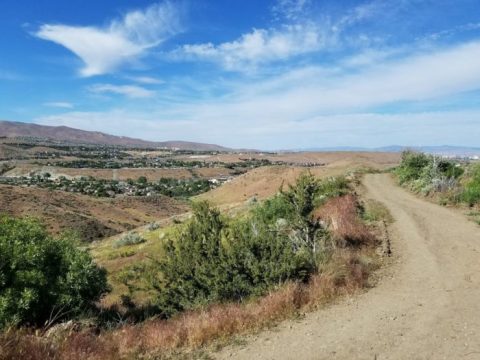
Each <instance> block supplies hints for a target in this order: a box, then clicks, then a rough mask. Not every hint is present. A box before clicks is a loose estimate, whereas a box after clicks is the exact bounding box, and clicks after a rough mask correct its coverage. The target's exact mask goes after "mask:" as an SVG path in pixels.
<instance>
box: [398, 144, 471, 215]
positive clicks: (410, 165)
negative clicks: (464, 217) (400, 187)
mask: <svg viewBox="0 0 480 360" xmlns="http://www.w3.org/2000/svg"><path fill="white" fill-rule="evenodd" d="M465 169H466V170H467V171H465ZM396 174H397V176H398V179H399V182H400V184H404V185H408V186H409V187H410V188H411V189H412V190H413V191H415V192H419V193H422V194H424V195H428V194H430V193H435V192H436V193H440V194H441V197H440V203H441V204H442V205H446V204H448V203H452V202H453V203H456V202H459V201H462V202H464V203H466V204H468V205H469V206H473V205H475V204H478V203H480V165H470V166H468V165H463V166H462V165H461V164H460V163H455V162H453V161H450V160H445V159H438V158H436V157H434V156H431V155H425V154H422V153H414V152H410V151H407V152H404V153H403V154H402V162H401V164H400V166H399V167H398V168H397V169H396Z"/></svg>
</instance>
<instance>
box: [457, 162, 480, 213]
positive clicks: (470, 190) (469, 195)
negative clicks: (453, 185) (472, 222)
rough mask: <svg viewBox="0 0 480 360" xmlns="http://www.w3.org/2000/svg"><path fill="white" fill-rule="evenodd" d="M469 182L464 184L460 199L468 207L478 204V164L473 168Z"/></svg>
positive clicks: (479, 182)
mask: <svg viewBox="0 0 480 360" xmlns="http://www.w3.org/2000/svg"><path fill="white" fill-rule="evenodd" d="M469 176H470V180H469V181H468V182H467V183H466V184H465V187H464V190H463V192H462V194H461V199H462V200H463V201H464V202H466V203H467V204H468V205H469V206H473V205H475V204H478V203H480V164H479V165H476V166H474V167H473V169H472V171H471V173H470V174H469Z"/></svg>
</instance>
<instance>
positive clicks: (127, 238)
mask: <svg viewBox="0 0 480 360" xmlns="http://www.w3.org/2000/svg"><path fill="white" fill-rule="evenodd" d="M146 241H147V240H145V239H144V238H143V237H141V236H140V235H139V234H138V233H136V232H135V231H131V232H129V233H128V234H126V235H124V236H122V237H121V238H120V239H118V240H117V241H115V242H114V243H113V247H114V248H120V247H122V246H127V245H138V244H141V243H144V242H146Z"/></svg>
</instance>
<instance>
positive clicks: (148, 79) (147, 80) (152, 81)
mask: <svg viewBox="0 0 480 360" xmlns="http://www.w3.org/2000/svg"><path fill="white" fill-rule="evenodd" d="M127 79H129V80H132V81H135V82H137V83H141V84H147V85H158V84H164V83H165V81H163V80H162V79H158V78H155V77H152V76H127Z"/></svg>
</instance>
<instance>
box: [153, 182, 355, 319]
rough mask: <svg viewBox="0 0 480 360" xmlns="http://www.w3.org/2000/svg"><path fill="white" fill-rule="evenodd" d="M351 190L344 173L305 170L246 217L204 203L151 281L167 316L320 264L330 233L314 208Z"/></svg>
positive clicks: (236, 296)
mask: <svg viewBox="0 0 480 360" xmlns="http://www.w3.org/2000/svg"><path fill="white" fill-rule="evenodd" d="M347 189H348V183H347V182H346V181H345V180H344V179H340V180H335V179H330V180H325V181H318V180H317V179H315V177H314V176H312V175H311V174H310V173H305V174H302V175H301V176H300V177H299V178H298V180H297V181H296V183H295V184H293V185H290V186H289V187H288V190H286V191H284V190H281V191H280V193H279V194H278V195H276V196H275V197H273V198H272V199H269V200H267V201H265V202H264V203H262V204H260V205H257V206H256V207H254V208H253V209H252V210H251V212H250V213H249V214H248V215H247V216H244V217H241V218H239V219H236V220H233V219H228V218H225V217H222V215H221V214H220V212H219V211H218V210H217V209H214V208H211V207H210V205H209V204H208V203H206V202H201V203H197V204H195V205H194V208H193V217H192V219H190V220H189V221H187V222H186V223H185V224H184V225H183V226H182V227H181V228H180V229H179V231H178V233H177V234H176V235H174V236H173V237H171V238H169V239H167V241H166V242H165V244H164V253H165V256H164V258H163V259H162V260H161V261H159V262H156V265H155V266H154V267H156V269H157V270H156V271H154V272H153V276H152V277H151V281H150V282H151V287H152V288H153V289H154V290H155V291H156V293H157V296H156V305H157V306H158V307H159V308H160V309H162V311H163V313H164V314H165V315H167V316H169V315H171V314H172V313H175V312H178V311H182V310H185V309H191V308H195V307H198V306H202V305H205V304H208V303H211V302H222V301H232V300H233V301H241V300H243V299H246V298H249V297H251V296H258V295H261V294H264V293H265V292H266V291H268V290H269V289H271V288H272V287H275V286H278V285H280V284H282V283H283V282H285V281H287V280H300V281H304V280H306V279H307V278H308V277H309V275H310V274H311V273H312V272H313V271H315V269H316V261H317V259H318V258H319V254H318V252H319V251H318V249H319V247H318V246H317V244H318V243H319V242H320V240H322V239H323V237H324V236H325V235H326V232H325V229H323V228H322V226H321V225H320V223H319V221H318V219H316V218H315V216H314V215H313V212H314V210H315V209H316V207H317V204H318V203H320V202H321V201H322V199H325V198H327V197H330V196H337V195H338V194H341V193H343V192H345V191H347Z"/></svg>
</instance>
